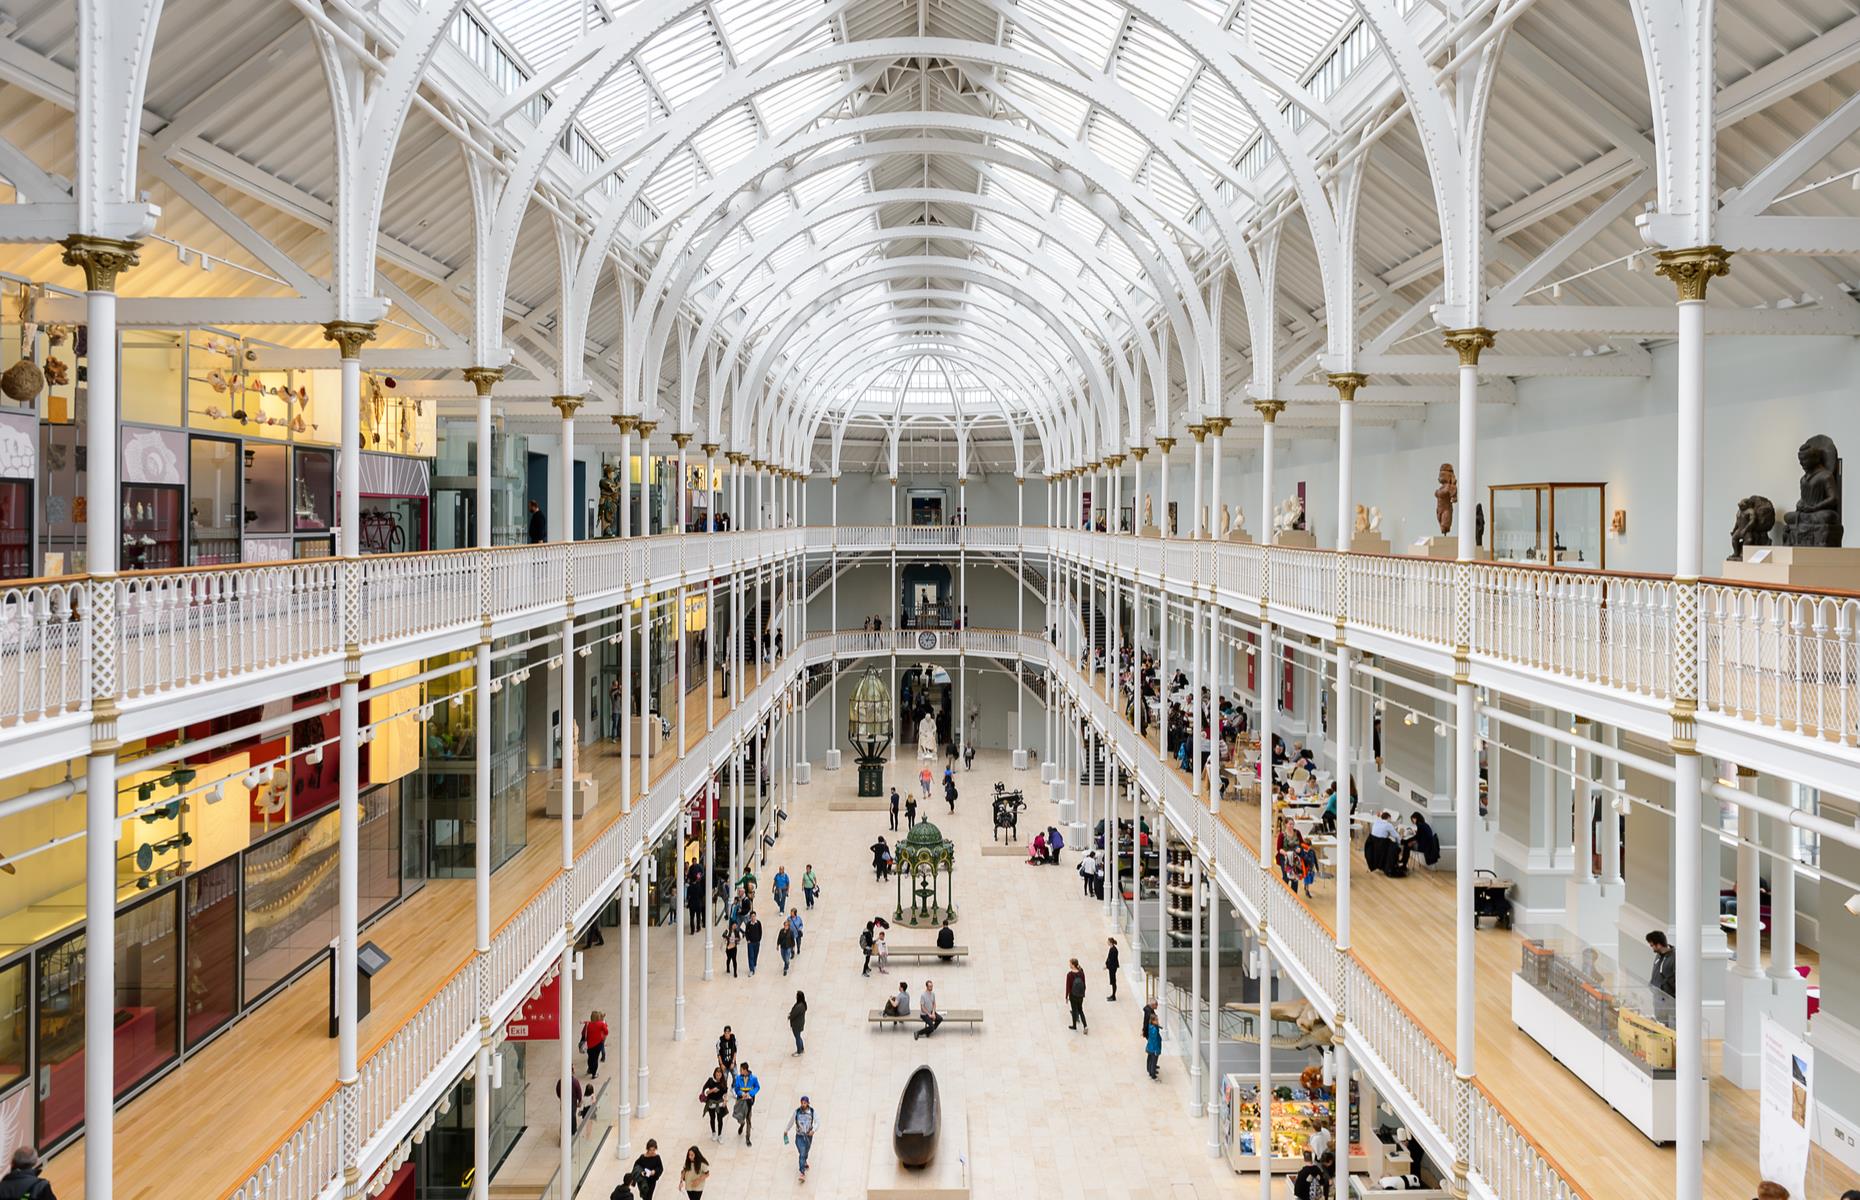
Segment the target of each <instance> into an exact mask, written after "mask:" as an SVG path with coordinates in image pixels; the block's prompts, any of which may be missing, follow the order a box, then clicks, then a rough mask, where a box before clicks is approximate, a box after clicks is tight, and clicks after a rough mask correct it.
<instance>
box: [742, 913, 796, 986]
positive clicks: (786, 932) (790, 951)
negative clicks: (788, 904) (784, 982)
mask: <svg viewBox="0 0 1860 1200" xmlns="http://www.w3.org/2000/svg"><path fill="white" fill-rule="evenodd" d="M775 949H776V950H778V951H779V952H780V953H781V973H782V974H783V975H786V974H787V973H788V964H789V963H791V962H793V961H794V929H793V927H792V926H790V925H789V924H788V922H786V921H783V922H782V923H781V928H780V929H779V930H778V931H776V934H775ZM751 974H754V972H753V971H752V972H751Z"/></svg>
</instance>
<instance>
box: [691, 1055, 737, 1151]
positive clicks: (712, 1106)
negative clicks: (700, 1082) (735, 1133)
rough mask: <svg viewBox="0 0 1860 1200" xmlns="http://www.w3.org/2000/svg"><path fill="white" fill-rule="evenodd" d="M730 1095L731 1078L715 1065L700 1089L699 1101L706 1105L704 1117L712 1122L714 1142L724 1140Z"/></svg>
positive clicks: (711, 1128)
mask: <svg viewBox="0 0 1860 1200" xmlns="http://www.w3.org/2000/svg"><path fill="white" fill-rule="evenodd" d="M729 1095H730V1081H729V1078H728V1077H727V1076H726V1075H725V1074H724V1070H723V1068H722V1067H713V1068H712V1069H711V1072H710V1078H709V1079H706V1080H705V1081H704V1086H703V1087H701V1088H699V1089H698V1103H700V1104H702V1105H703V1106H704V1119H705V1120H707V1121H709V1122H710V1140H711V1141H713V1142H718V1143H721V1142H722V1141H723V1113H724V1108H725V1106H726V1104H727V1102H728V1100H729ZM700 1157H701V1156H700Z"/></svg>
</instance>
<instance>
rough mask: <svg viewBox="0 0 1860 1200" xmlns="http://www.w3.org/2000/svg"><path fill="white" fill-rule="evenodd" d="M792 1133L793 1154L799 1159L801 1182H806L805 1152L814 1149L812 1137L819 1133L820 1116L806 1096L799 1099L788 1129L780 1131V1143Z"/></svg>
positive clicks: (789, 1119) (789, 1120)
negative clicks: (799, 1101)
mask: <svg viewBox="0 0 1860 1200" xmlns="http://www.w3.org/2000/svg"><path fill="white" fill-rule="evenodd" d="M790 1131H792V1132H793V1133H794V1152H795V1153H796V1154H797V1155H799V1156H800V1159H801V1182H802V1183H806V1182H807V1152H808V1151H809V1150H812V1149H813V1148H814V1135H815V1134H816V1133H818V1132H819V1131H820V1114H819V1113H818V1112H816V1111H815V1110H814V1106H813V1105H812V1104H810V1103H808V1099H807V1097H806V1096H802V1097H801V1103H800V1105H799V1106H798V1107H797V1108H796V1109H795V1110H794V1115H793V1116H792V1117H789V1118H788V1128H787V1129H784V1130H783V1131H782V1135H781V1139H782V1141H784V1142H785V1141H787V1140H788V1134H789V1132H790Z"/></svg>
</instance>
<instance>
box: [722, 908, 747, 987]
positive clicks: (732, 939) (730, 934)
mask: <svg viewBox="0 0 1860 1200" xmlns="http://www.w3.org/2000/svg"><path fill="white" fill-rule="evenodd" d="M742 944H743V932H742V930H740V929H738V928H737V926H736V922H734V921H732V922H730V923H729V924H728V925H725V926H724V927H723V969H724V970H726V971H728V972H729V973H730V974H731V976H733V977H736V948H737V947H738V946H740V945H742Z"/></svg>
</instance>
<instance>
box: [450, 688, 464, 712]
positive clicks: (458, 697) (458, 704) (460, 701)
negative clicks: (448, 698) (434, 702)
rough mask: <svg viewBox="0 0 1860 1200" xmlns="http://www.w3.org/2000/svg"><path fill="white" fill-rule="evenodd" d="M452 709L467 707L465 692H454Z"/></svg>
mask: <svg viewBox="0 0 1860 1200" xmlns="http://www.w3.org/2000/svg"><path fill="white" fill-rule="evenodd" d="M452 707H453V708H463V707H465V693H464V692H453V693H452Z"/></svg>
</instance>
